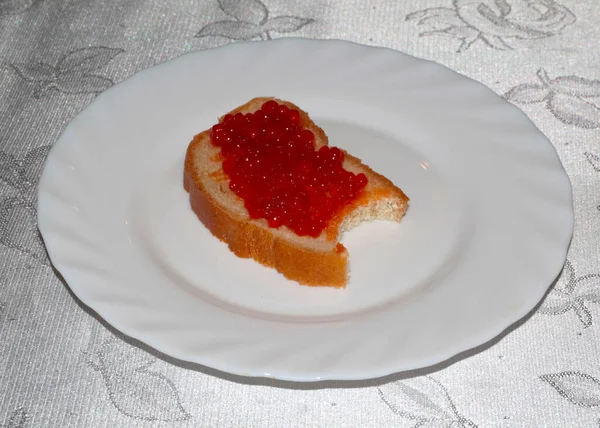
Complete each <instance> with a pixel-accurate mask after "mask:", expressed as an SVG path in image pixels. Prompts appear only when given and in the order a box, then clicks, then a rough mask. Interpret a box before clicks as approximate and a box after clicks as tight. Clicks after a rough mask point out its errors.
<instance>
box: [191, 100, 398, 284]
mask: <svg viewBox="0 0 600 428" xmlns="http://www.w3.org/2000/svg"><path fill="white" fill-rule="evenodd" d="M268 100H275V101H276V102H277V103H279V104H284V105H286V106H288V107H289V108H292V109H296V110H298V111H299V112H300V123H301V126H302V127H303V128H304V129H308V130H310V131H312V132H313V134H314V135H315V146H316V149H318V148H319V147H321V146H327V145H328V139H327V136H326V135H325V133H324V132H323V130H322V129H321V128H319V127H318V126H317V125H316V124H315V123H314V122H313V121H312V120H311V119H310V118H309V116H308V114H307V113H305V112H304V111H302V110H301V109H300V108H298V107H297V106H295V105H294V104H292V103H289V102H287V101H282V100H279V99H276V98H254V99H252V100H250V101H249V102H247V103H246V104H244V105H242V106H240V107H238V108H236V109H235V110H233V111H231V112H229V114H235V113H244V114H246V113H254V112H255V111H257V110H259V109H260V108H261V106H262V104H263V103H264V102H266V101H268ZM224 116H225V115H223V117H224ZM223 117H221V118H220V119H219V121H220V122H221V121H222V120H223ZM344 155H345V158H344V162H343V167H344V168H345V169H346V170H348V171H351V172H353V173H355V174H358V173H359V172H362V173H364V174H365V175H366V176H367V178H368V184H367V186H366V187H365V188H364V189H363V190H362V191H361V193H360V194H359V196H358V197H357V198H356V199H355V200H354V201H352V203H351V204H349V205H347V206H345V207H344V208H342V209H341V210H340V211H339V212H337V213H336V214H335V215H334V217H333V218H332V219H331V221H330V222H329V224H328V225H327V227H326V228H325V229H324V230H323V232H322V233H321V235H320V236H318V237H316V238H313V237H310V236H298V235H296V234H295V233H294V232H293V231H292V230H290V229H288V228H287V227H285V226H282V227H279V228H271V227H269V225H268V224H267V221H266V220H265V219H262V218H261V219H251V218H250V216H249V214H248V211H247V210H246V208H245V207H244V202H243V200H242V199H241V198H240V197H238V196H237V195H236V194H235V193H234V192H233V191H232V190H230V188H229V178H228V176H227V175H226V174H225V173H224V172H223V170H222V160H223V158H222V155H221V148H220V147H218V146H215V145H214V144H212V142H211V139H210V129H209V130H206V131H204V132H201V133H200V134H198V135H196V136H195V137H194V138H193V140H192V141H191V143H190V145H189V146H188V149H187V153H186V158H185V167H184V187H185V189H186V190H187V191H188V192H189V194H190V203H191V207H192V210H193V211H194V212H195V213H196V215H197V216H198V218H199V219H200V220H201V221H202V223H203V224H204V225H205V226H206V227H207V228H208V229H209V230H210V231H211V233H212V234H213V235H214V236H216V237H217V238H218V239H220V240H221V241H224V242H225V243H227V245H228V246H229V249H230V250H231V251H232V252H233V253H234V254H236V255H237V256H238V257H243V258H253V259H254V260H255V261H257V262H259V263H261V264H262V265H265V266H268V267H271V268H274V269H276V270H277V271H279V272H280V273H281V274H283V275H284V276H285V277H287V278H289V279H291V280H294V281H297V282H299V283H300V284H304V285H311V286H331V287H345V286H346V284H347V282H348V251H347V250H346V248H345V247H344V246H343V245H342V244H340V242H339V241H340V239H341V235H342V233H343V232H345V231H347V230H350V229H352V228H353V227H355V226H357V225H358V224H360V223H361V222H363V221H369V220H392V221H397V222H399V221H400V220H401V218H402V217H403V216H404V213H405V212H406V210H407V208H408V202H409V199H408V197H407V196H406V195H405V194H404V192H402V190H400V189H399V188H398V187H396V186H395V185H394V184H393V183H392V182H391V181H390V180H388V179H387V178H385V177H383V176H382V175H380V174H377V173H376V172H374V171H373V170H371V169H370V168H369V167H368V166H366V165H364V164H362V162H361V161H360V160H359V159H357V158H355V157H353V156H351V155H350V154H348V153H346V152H344Z"/></svg>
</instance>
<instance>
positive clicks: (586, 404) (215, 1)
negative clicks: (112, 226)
mask: <svg viewBox="0 0 600 428" xmlns="http://www.w3.org/2000/svg"><path fill="white" fill-rule="evenodd" d="M288 36H294V37H308V38H317V39H343V40H350V41H354V42H359V43H363V44H368V45H373V46H384V47H389V48H393V49H397V50H400V51H403V52H406V53H408V54H411V55H415V56H417V57H421V58H426V59H429V60H433V61H436V62H438V63H441V64H443V65H445V66H447V67H449V68H451V69H454V70H456V71H458V72H460V73H462V74H464V75H466V76H468V77H471V78H473V79H475V80H477V81H479V82H482V83H483V84H485V85H487V86H488V87H490V88H491V89H492V90H493V91H495V92H497V93H498V94H501V95H503V96H504V97H505V98H506V99H507V100H509V101H510V102H512V103H514V104H516V105H517V106H519V107H520V108H521V109H523V111H524V112H525V113H526V114H527V115H528V116H529V117H530V118H531V120H532V121H533V122H534V123H535V124H536V126H537V127H538V128H539V129H540V130H541V131H542V132H543V133H544V134H545V135H546V136H547V137H548V138H549V139H550V140H551V142H552V143H553V144H554V146H555V147H556V150H557V152H558V154H559V156H560V159H561V161H562V162H563V164H564V166H565V169H566V171H567V173H568V175H569V177H570V179H571V181H572V184H573V192H574V206H575V215H576V219H575V232H574V236H573V241H572V244H571V249H570V252H569V255H568V261H567V263H566V266H565V269H564V271H563V273H562V275H561V276H560V278H559V279H558V281H557V282H556V284H555V285H554V287H553V288H552V289H551V291H550V292H549V293H548V295H547V297H546V298H545V300H544V301H543V302H542V303H541V304H540V306H538V308H536V310H535V311H533V312H532V313H531V314H530V316H528V317H526V319H524V320H523V321H521V322H519V323H518V324H517V325H516V326H514V327H513V328H511V329H510V331H508V332H507V333H505V334H503V335H502V336H501V337H499V338H498V339H496V340H494V341H492V343H488V344H486V345H485V346H482V347H481V348H479V349H476V350H474V351H470V352H468V353H466V354H465V355H461V356H459V357H457V358H454V359H452V360H451V361H449V362H446V363H444V364H441V365H439V366H436V367H434V368H432V369H427V370H423V371H417V372H412V373H410V374H408V375H407V374H399V375H393V376H390V377H388V378H385V379H383V380H377V381H364V382H325V383H318V384H308V385H306V384H293V383H287V382H278V381H270V380H255V379H252V380H248V379H244V378H240V377H236V376H230V375H226V374H221V373H215V372H213V371H212V370H210V369H204V368H198V367H197V366H192V365H187V364H184V363H180V362H176V361H173V360H171V359H169V358H168V357H164V356H162V355H158V353H157V352H155V351H153V350H152V349H150V348H148V347H147V346H145V345H143V344H140V343H137V342H135V341H132V340H130V339H127V338H123V336H122V335H121V334H120V333H118V331H116V330H115V329H113V328H112V327H109V326H108V325H107V324H106V323H105V322H104V321H103V320H101V319H100V318H99V317H97V316H96V315H95V314H93V312H92V311H91V310H89V309H88V308H86V307H85V306H84V305H83V304H81V303H80V302H79V301H78V300H77V298H76V297H75V296H74V295H73V294H72V293H71V292H70V290H69V288H68V286H67V285H66V284H65V283H64V282H63V281H62V280H61V278H60V275H59V274H58V273H57V272H56V271H55V270H53V268H52V267H51V265H50V263H49V260H48V258H47V255H46V253H45V250H44V247H43V243H42V241H41V238H40V235H39V233H38V231H37V226H36V212H35V206H36V200H35V191H36V185H37V181H38V178H39V175H40V172H41V168H42V166H43V162H44V159H45V157H46V155H47V154H48V151H49V149H50V147H51V146H52V145H53V144H54V143H55V141H56V140H57V139H58V137H59V136H60V134H61V132H62V131H63V130H64V128H65V126H66V125H67V124H68V122H69V121H70V120H71V119H73V118H74V117H75V116H76V115H77V114H78V113H79V112H80V111H81V110H82V109H84V108H85V106H86V105H88V104H89V103H90V102H91V101H92V100H93V99H94V97H95V96H96V95H97V94H98V93H100V92H102V91H103V90H105V89H107V88H109V87H111V86H113V85H115V84H117V83H118V82H120V81H122V80H124V79H125V78H128V77H130V76H131V75H132V74H134V73H135V72H137V71H140V70H142V69H145V68H147V67H149V66H152V65H154V64H158V63H162V62H164V61H167V60H169V59H173V58H176V57H178V56H180V55H181V54H183V53H186V52H192V51H196V50H201V49H206V48H211V47H216V46H220V45H225V44H228V43H234V42H235V41H237V40H253V39H254V40H259V39H265V40H266V39H271V38H278V37H288ZM598 40H600V3H598V2H597V1H596V0H556V1H555V0H421V1H417V0H402V1H386V0H341V1H334V0H307V1H303V2H295V1H291V0H239V1H235V0H187V1H184V0H172V1H168V2H165V1H156V0H130V1H126V2H125V1H116V0H105V1H97V2H94V1H89V0H65V1H50V0H0V244H1V245H0V254H1V259H0V426H3V427H10V428H29V427H105V426H106V427H134V426H135V427H138V426H139V427H288V426H289V427H421V428H424V427H453V428H458V427H575V426H577V427H597V426H599V424H600V366H599V365H598V361H599V360H600V305H599V303H600V258H599V254H600V108H599V105H600V104H599V103H600V49H599V47H598ZM506 269H510V266H506Z"/></svg>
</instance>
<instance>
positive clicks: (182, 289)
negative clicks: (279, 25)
mask: <svg viewBox="0 0 600 428" xmlns="http://www.w3.org/2000/svg"><path fill="white" fill-rule="evenodd" d="M269 95H272V96H277V97H279V98H283V99H287V100H290V101H292V102H294V103H296V104H298V105H299V106H300V107H302V108H303V109H306V110H307V111H308V112H309V113H310V114H311V116H312V117H313V118H314V119H315V121H316V122H317V123H318V124H319V125H321V126H322V127H323V128H324V129H325V131H326V132H327V133H328V134H329V136H330V143H331V144H332V145H335V146H339V147H343V148H346V149H348V150H349V151H350V152H351V153H353V154H355V155H357V156H358V157H360V158H362V159H363V160H364V161H365V162H366V163H367V164H369V165H371V166H372V167H374V168H375V169H376V170H377V171H379V172H381V173H383V174H384V175H386V176H388V177H389V178H391V179H392V180H393V181H394V182H395V183H396V184H397V185H398V186H400V187H401V188H402V189H403V190H405V192H406V193H407V194H408V195H409V197H410V198H411V206H410V208H409V211H408V213H407V215H406V217H405V218H404V220H403V221H402V223H401V224H399V225H398V224H392V223H387V222H375V223H371V224H366V225H363V226H361V227H359V228H358V229H355V230H354V231H352V232H350V233H349V234H347V236H346V237H345V238H344V241H343V242H344V243H345V244H346V246H347V247H348V249H349V252H350V263H351V280H350V283H349V284H348V287H347V288H346V289H344V290H336V289H326V288H321V289H320V288H309V287H302V286H299V285H297V284H296V283H293V282H290V281H288V280H285V279H284V278H283V277H282V276H281V275H279V274H278V273H277V272H275V271H273V270H270V269H267V268H264V267H262V266H260V265H258V264H257V263H255V262H253V261H251V260H242V259H238V258H236V257H235V256H234V255H233V254H232V253H230V252H229V251H228V249H227V247H226V245H225V244H223V243H221V242H219V241H217V240H216V239H215V238H214V237H212V235H211V234H210V233H209V232H207V230H206V229H205V228H204V226H203V225H202V224H201V223H200V222H199V221H198V220H197V218H196V217H195V215H194V214H193V212H192V211H191V210H190V208H189V202H188V197H187V193H186V192H185V191H184V190H183V187H182V168H183V158H184V154H185V150H186V147H187V145H188V143H189V141H190V140H191V138H192V136H193V135H194V134H195V133H197V132H199V131H201V130H204V129H206V128H208V127H210V126H211V125H212V124H213V123H214V122H215V120H216V118H217V117H218V116H219V115H221V114H222V113H224V112H226V111H228V110H230V109H231V108H233V107H236V106H237V105H239V104H242V103H244V102H245V101H247V100H248V99H250V98H252V97H255V96H269ZM38 214H39V227H40V230H41V232H42V235H43V238H44V241H45V243H46V246H47V248H48V252H49V254H50V257H51V259H52V262H53V263H54V265H55V266H56V268H57V269H58V270H59V271H60V272H61V274H62V275H63V276H64V278H65V279H66V281H67V282H68V284H69V285H70V287H71V288H72V289H73V291H74V293H75V294H76V295H77V296H78V297H79V298H80V299H81V300H82V301H83V302H84V303H85V304H87V305H89V306H90V307H91V308H92V309H94V310H95V311H97V312H98V314H100V315H101V316H102V317H103V318H104V319H106V321H108V322H109V323H110V324H112V325H113V326H114V327H116V328H117V329H119V330H120V331H122V332H123V333H126V334H127V335H130V336H132V337H134V338H137V339H139V340H141V341H143V342H145V343H147V344H149V345H151V346H153V347H154V348H156V349H158V350H160V351H162V352H163V353H165V354H168V355H171V356H173V357H176V358H179V359H182V360H187V361H191V362H196V363H200V364H203V365H206V366H209V367H212V368H216V369H219V370H223V371H226V372H231V373H235V374H239V375H248V376H265V377H275V378H279V379H287V380H296V381H315V380H324V379H364V378H372V377H378V376H383V375H387V374H390V373H394V372H398V371H404V370H408V369H415V368H419V367H424V366H428V365H431V364H434V363H438V362H440V361H443V360H445V359H447V358H449V357H451V356H453V355H455V354H456V353H458V352H461V351H465V350H467V349H470V348H472V347H475V346H477V345H480V344H482V343H484V342H486V341H488V340H490V339H492V338H493V337H494V336H496V335H497V334H499V333H500V332H501V331H502V330H504V329H505V328H506V327H508V326H509V325H510V324H511V323H513V322H515V321H517V320H518V319H519V318H521V317H522V316H524V315H525V314H526V313H527V312H528V311H530V310H531V309H532V308H533V307H534V306H535V305H536V303H538V302H539V300H540V299H541V298H542V296H543V295H544V292H545V291H546V290H547V288H548V286H549V285H550V284H551V282H552V280H553V279H554V278H555V277H556V276H557V275H558V273H559V271H560V269H561V267H562V265H563V263H564V259H565V253H566V250H567V247H568V244H569V241H570V238H571V234H572V226H573V211H572V201H571V187H570V183H569V180H568V178H567V176H566V174H565V172H564V170H563V168H562V166H561V164H560V161H559V159H558V157H557V154H556V152H555V151H554V149H553V147H552V145H551V144H550V142H549V141H548V140H547V139H546V138H545V137H544V136H543V135H542V134H541V133H540V132H539V131H538V130H537V129H536V128H535V127H534V125H532V123H531V122H530V121H529V120H528V119H527V117H526V116H525V115H524V114H523V113H522V112H521V111H520V110H518V109H517V108H516V107H514V106H512V105H510V104H509V103H507V102H506V101H504V100H503V99H502V98H500V97H499V96H497V95H495V94H494V93H492V92H491V91H490V90H489V89H487V88H486V87H484V86H483V85H481V84H479V83H476V82H474V81H472V80H469V79H467V78H465V77H463V76H460V75H459V74H457V73H455V72H453V71H451V70H448V69H447V68H444V67H442V66H440V65H437V64H434V63H432V62H428V61H424V60H419V59H416V58H413V57H410V56H407V55H404V54H401V53H398V52H395V51H392V50H387V49H378V48H373V47H367V46H361V45H356V44H352V43H347V42H340V41H315V40H312V41H311V40H297V39H281V40H277V41H269V42H256V43H238V44H232V45H228V46H226V47H222V48H218V49H213V50H207V51H203V52H195V53H191V54H187V55H184V56H182V57H180V58H178V59H176V60H173V61H169V62H167V63H165V64H161V65H159V66H156V67H152V68H150V69H148V70H145V71H142V72H140V73H138V74H136V75H135V76H133V77H132V78H130V79H128V80H126V81H125V82H123V83H121V84H119V85H116V86H115V87H113V88H111V89H109V90H107V91H105V92H104V93H102V94H101V95H100V96H98V97H97V98H96V100H95V101H94V102H93V103H92V104H91V105H90V106H89V107H88V108H87V109H85V111H83V112H82V113H81V114H80V115H79V116H78V117H77V118H75V119H74V120H73V121H72V122H71V123H70V124H69V126H68V127H67V129H66V130H65V132H64V134H63V135H62V136H61V138H60V140H59V141H58V142H57V143H56V144H55V146H54V148H53V149H52V151H51V153H50V155H49V157H48V160H47V163H46V166H45V169H44V172H43V174H42V178H41V181H40V185H39V206H38Z"/></svg>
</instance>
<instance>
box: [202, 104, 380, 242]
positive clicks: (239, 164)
mask: <svg viewBox="0 0 600 428" xmlns="http://www.w3.org/2000/svg"><path fill="white" fill-rule="evenodd" d="M210 137H211V140H212V143H213V144H214V145H216V146H220V147H221V154H222V155H223V158H224V159H223V172H225V174H226V175H227V176H228V177H229V179H230V182H229V188H230V189H231V190H232V191H233V192H234V193H235V194H236V195H238V196H239V197H240V198H242V199H243V201H244V206H245V207H246V209H247V210H248V213H249V214H250V217H251V218H264V219H266V220H267V222H268V223H269V226H270V227H274V228H277V227H280V226H284V225H285V226H287V227H288V228H290V229H291V230H293V231H294V232H295V233H296V234H297V235H299V236H304V235H308V236H313V237H316V236H319V235H320V234H321V232H322V231H323V229H324V228H325V227H327V224H328V222H329V221H330V220H331V218H332V217H333V216H334V215H335V213H336V212H337V211H339V210H340V209H341V208H342V207H344V206H345V205H347V204H348V203H350V202H351V201H353V200H354V199H355V198H356V197H357V196H358V194H359V193H360V191H361V190H362V189H363V188H364V187H365V186H366V185H367V181H368V180H367V177H366V176H365V174H363V173H359V174H353V173H352V172H350V171H347V170H345V169H344V168H343V167H342V163H343V161H344V152H342V151H341V150H340V149H338V148H336V147H321V148H320V149H319V150H315V136H314V134H313V133H312V132H311V131H310V130H308V129H305V128H303V127H302V126H301V123H300V113H299V112H298V110H294V109H290V108H288V107H287V106H285V105H282V104H279V103H277V102H275V101H273V100H270V101H267V102H265V103H264V104H263V105H262V107H261V109H260V110H258V111H256V112H255V113H249V114H242V113H237V114H235V115H230V114H228V115H226V116H225V117H224V118H223V121H222V122H221V123H219V124H217V125H215V126H213V127H212V129H211V133H210Z"/></svg>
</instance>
